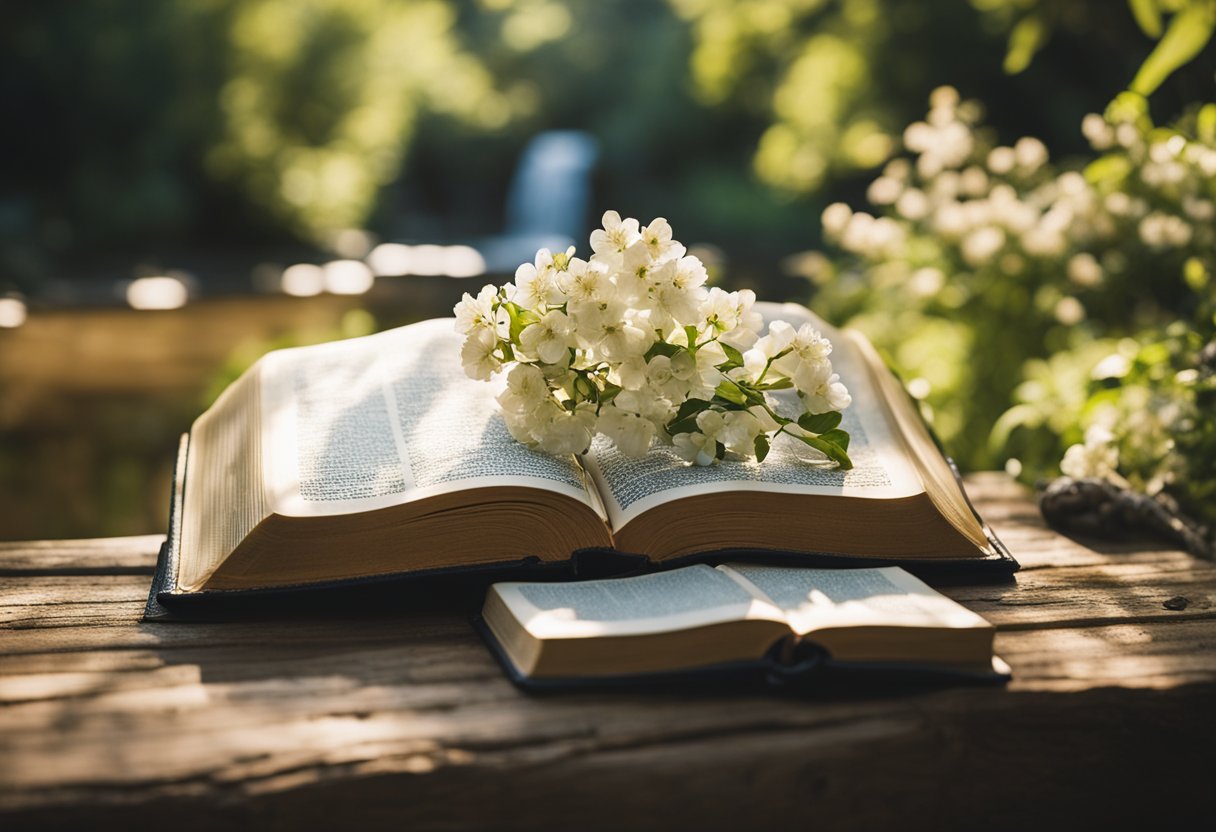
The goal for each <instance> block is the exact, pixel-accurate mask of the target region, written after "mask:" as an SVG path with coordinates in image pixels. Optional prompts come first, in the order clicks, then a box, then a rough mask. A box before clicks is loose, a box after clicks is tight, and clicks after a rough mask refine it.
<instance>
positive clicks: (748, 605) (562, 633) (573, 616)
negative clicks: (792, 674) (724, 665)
mask: <svg viewBox="0 0 1216 832" xmlns="http://www.w3.org/2000/svg"><path fill="white" fill-rule="evenodd" d="M494 586H495V591H496V592H498V594H499V596H500V597H501V598H502V600H503V602H504V603H505V604H506V605H507V607H508V608H509V609H510V610H511V612H512V614H513V615H514V616H515V617H516V618H517V619H518V620H519V621H520V622H521V623H522V624H523V625H524V627H525V629H527V631H528V632H529V633H530V634H532V635H533V636H535V637H537V638H593V637H595V636H608V635H614V636H619V635H639V634H643V633H660V632H669V631H673V630H684V629H688V628H690V627H698V626H703V625H707V624H716V623H720V622H726V621H742V620H746V619H753V618H761V619H766V620H771V621H781V622H784V621H785V617H784V615H783V614H782V613H781V612H780V611H779V610H777V609H776V608H775V607H773V606H772V605H771V604H769V603H767V602H766V601H763V600H761V599H758V598H756V597H755V596H754V595H753V594H751V593H750V592H748V591H747V590H746V589H744V588H743V587H742V586H741V585H740V584H739V583H737V582H736V581H734V580H733V579H732V578H731V577H730V576H728V575H726V574H725V573H723V572H721V571H719V570H717V569H713V568H711V567H709V566H705V565H697V566H687V567H684V568H682V569H673V570H671V571H670V572H657V573H654V574H651V575H642V576H640V577H636V578H612V579H608V580H600V581H583V582H580V583H500V584H495V585H494Z"/></svg>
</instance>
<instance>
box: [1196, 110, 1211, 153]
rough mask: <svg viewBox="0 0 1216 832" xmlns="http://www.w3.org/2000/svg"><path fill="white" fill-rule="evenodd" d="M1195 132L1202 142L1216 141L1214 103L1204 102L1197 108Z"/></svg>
mask: <svg viewBox="0 0 1216 832" xmlns="http://www.w3.org/2000/svg"><path fill="white" fill-rule="evenodd" d="M1195 133H1196V135H1197V136H1198V137H1199V140H1200V141H1202V142H1206V143H1208V144H1212V143H1214V142H1216V104H1204V105H1203V106H1202V107H1200V108H1199V115H1198V116H1196V118H1195Z"/></svg>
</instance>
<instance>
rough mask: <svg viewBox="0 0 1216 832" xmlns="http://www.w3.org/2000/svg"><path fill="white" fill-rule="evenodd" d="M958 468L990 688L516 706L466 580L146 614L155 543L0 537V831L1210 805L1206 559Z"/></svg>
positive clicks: (589, 698)
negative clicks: (1001, 550) (974, 519)
mask: <svg viewBox="0 0 1216 832" xmlns="http://www.w3.org/2000/svg"><path fill="white" fill-rule="evenodd" d="M979 480H980V481H979V482H978V484H977V486H976V487H973V488H972V492H973V497H975V498H976V500H977V502H979V503H981V511H983V512H984V513H985V514H986V515H987V516H988V517H989V519H990V521H991V522H993V523H994V524H995V525H997V527H998V533H1000V534H1002V536H1003V538H1004V539H1005V540H1006V542H1007V543H1009V544H1010V545H1011V547H1015V551H1017V554H1018V555H1019V556H1020V557H1021V559H1022V560H1023V562H1024V563H1025V564H1026V566H1027V569H1026V570H1025V571H1023V572H1022V573H1020V574H1019V575H1018V576H1017V577H1016V581H1015V582H1013V583H1009V584H997V585H986V586H956V587H948V588H946V590H945V591H946V592H947V594H950V595H952V596H953V597H955V598H957V599H959V600H961V601H962V602H963V603H965V604H967V605H968V606H969V607H971V608H973V609H976V610H977V611H979V612H981V613H982V614H983V615H985V616H986V617H988V618H989V619H990V620H992V621H994V622H995V623H996V624H997V625H998V626H999V628H1000V632H999V633H998V636H997V650H998V652H999V653H1000V654H1001V655H1002V656H1004V657H1005V658H1006V659H1007V660H1009V661H1010V663H1011V664H1012V665H1013V666H1014V668H1015V674H1016V675H1015V679H1014V682H1013V683H1012V684H1011V685H1010V686H1009V687H1008V689H1000V688H977V689H968V688H953V689H947V690H917V691H907V690H905V691H900V692H898V693H897V692H896V691H894V690H869V691H858V690H857V689H856V688H851V689H832V688H822V689H820V690H819V691H818V692H817V693H815V692H812V693H811V694H808V695H780V694H777V695H771V694H769V695H757V694H754V693H738V692H736V693H732V694H725V693H722V692H714V691H701V692H696V693H695V695H690V693H689V692H687V691H685V692H682V693H676V692H667V693H663V692H656V693H650V694H639V693H636V692H623V693H605V692H596V693H581V694H574V695H564V696H557V697H532V696H527V695H524V694H521V693H520V692H519V691H517V690H516V689H515V688H513V687H512V686H511V685H510V684H509V683H508V682H507V680H506V679H505V678H504V677H503V675H502V674H501V672H500V671H499V669H498V668H497V666H496V665H495V664H494V662H493V660H492V659H491V657H490V656H489V654H488V652H487V651H486V650H485V648H484V646H483V645H482V644H481V643H480V641H479V640H478V639H477V638H476V637H475V635H474V634H473V633H472V631H471V629H470V627H469V625H468V623H467V620H466V618H465V617H464V614H465V613H467V612H471V611H473V610H475V609H476V607H477V606H478V603H477V602H478V598H477V597H474V594H475V593H472V592H471V591H470V590H469V589H468V588H467V587H465V588H464V589H463V590H462V589H456V588H451V587H449V588H446V589H439V590H436V589H434V588H413V589H409V588H407V589H403V590H401V591H399V592H397V591H394V592H393V593H389V594H385V595H380V596H376V597H374V599H373V600H364V601H359V600H357V599H353V600H352V599H348V600H346V601H342V602H336V601H331V599H330V598H329V597H326V598H325V599H324V600H323V601H318V602H317V603H318V604H320V608H316V607H314V608H312V609H304V610H301V609H299V608H296V609H294V610H293V609H282V610H277V611H274V612H271V613H268V614H261V615H256V616H253V615H251V616H247V617H246V618H245V620H240V621H212V622H205V623H192V624H147V623H142V622H141V621H140V620H139V615H140V613H141V611H142V605H143V599H144V596H145V593H146V590H147V583H148V580H149V577H150V576H149V575H148V574H147V570H148V569H149V568H150V564H151V557H150V555H151V554H152V550H153V548H154V547H155V545H158V544H159V542H160V539H159V538H158V537H155V536H150V537H147V538H133V539H126V540H124V541H111V542H107V541H72V542H65V543H62V544H38V543H35V544H4V545H0V569H2V568H12V569H13V572H12V573H3V574H7V575H8V577H5V578H3V581H2V584H0V586H2V587H3V591H0V825H3V826H5V827H6V828H8V827H10V826H11V827H13V828H26V827H39V826H59V827H95V826H99V825H100V826H105V825H107V824H114V823H121V824H123V825H125V826H141V825H151V824H152V823H157V824H158V825H163V823H164V820H163V819H164V818H165V817H172V818H173V824H174V826H175V827H176V828H179V829H182V830H190V829H196V828H197V829H204V828H206V829H211V828H215V827H216V826H219V825H253V824H257V825H259V826H269V827H281V828H303V827H308V826H313V825H315V824H316V822H317V820H318V819H319V818H334V817H343V818H344V819H346V820H348V821H349V822H351V823H352V824H354V823H358V824H359V825H360V826H365V827H370V828H377V827H380V826H383V827H386V828H388V827H392V828H394V829H399V828H402V826H403V825H407V826H408V827H409V828H417V829H428V828H437V829H438V828H441V829H465V828H484V827H485V826H487V825H492V826H494V827H496V828H504V829H511V828H519V829H524V828H527V829H535V828H542V827H545V826H552V827H558V828H571V827H572V826H580V827H585V828H620V827H621V826H629V827H632V828H671V827H672V826H690V825H696V826H699V827H701V828H705V829H714V828H731V829H737V828H739V826H740V825H741V824H742V825H745V826H752V827H754V826H756V825H762V824H767V823H788V822H790V821H793V820H797V821H799V822H806V821H807V819H808V818H810V817H813V818H814V819H815V822H816V823H819V824H821V825H822V824H826V825H828V826H829V827H838V826H849V827H851V828H890V826H891V825H892V824H893V823H894V822H895V821H896V820H898V822H899V825H900V826H901V827H907V828H910V829H919V828H925V829H930V828H943V827H945V828H950V827H955V828H967V827H970V826H973V825H974V824H975V822H976V819H977V818H983V822H984V825H985V826H986V827H989V828H997V829H1001V828H1010V829H1013V828H1024V827H1025V826H1026V825H1029V824H1030V823H1032V822H1035V821H1036V820H1038V819H1040V818H1042V817H1050V818H1051V819H1052V822H1053V823H1055V824H1057V825H1063V824H1071V825H1074V826H1078V827H1081V828H1089V827H1091V826H1095V825H1099V826H1100V825H1103V824H1106V825H1112V826H1124V825H1127V824H1129V823H1133V822H1139V823H1145V824H1148V823H1159V822H1160V820H1161V818H1162V817H1168V818H1169V819H1170V821H1171V822H1177V823H1187V822H1193V823H1198V822H1201V821H1202V822H1207V820H1210V811H1211V807H1210V804H1209V799H1208V798H1207V793H1208V792H1207V788H1208V784H1207V783H1206V780H1205V776H1206V775H1205V772H1206V767H1205V766H1206V759H1205V758H1206V755H1207V750H1208V749H1210V748H1211V747H1212V744H1213V743H1214V742H1216V720H1212V719H1211V718H1210V717H1209V716H1208V714H1209V711H1210V709H1211V703H1212V701H1216V612H1214V610H1216V567H1213V566H1212V565H1211V564H1207V563H1202V562H1198V561H1195V560H1194V559H1191V558H1189V557H1186V556H1185V555H1181V554H1180V553H1177V552H1172V551H1170V550H1166V549H1160V548H1158V549H1153V550H1143V549H1130V550H1129V548H1128V546H1106V545H1102V546H1094V547H1090V546H1087V545H1085V544H1082V543H1077V542H1074V541H1069V540H1067V539H1065V538H1062V537H1060V536H1058V535H1055V534H1054V533H1053V532H1050V531H1049V530H1046V529H1044V528H1043V527H1042V523H1041V520H1039V519H1038V516H1037V513H1036V512H1035V511H1034V508H1033V506H1032V505H1031V504H1030V503H1029V502H1028V501H1027V499H1026V495H1025V493H1024V492H1023V491H1021V490H1020V489H1018V488H1016V487H1012V486H1011V484H1010V483H1009V481H1008V480H1007V479H1004V478H988V477H982V478H979ZM1015 541H1017V542H1019V543H1021V544H1023V545H1026V546H1028V547H1031V548H1029V549H1028V550H1027V551H1026V552H1023V551H1018V550H1017V549H1016V546H1017V545H1018V543H1015ZM1129 546H1130V544H1129ZM139 549H142V552H140V551H136V550H139ZM56 551H58V552H60V554H55V552H56ZM39 553H42V554H39ZM107 553H109V554H107ZM107 556H109V557H113V558H114V559H115V561H114V562H115V563H116V564H118V566H116V573H108V574H107V573H106V571H105V570H106V568H105V567H104V566H101V567H98V566H97V564H99V563H102V562H103V561H104V559H105V558H106V557H107ZM140 557H142V558H143V559H144V560H143V561H142V562H143V564H144V566H142V567H138V566H136V565H135V564H136V563H137V562H138V559H139V558H140ZM6 558H7V560H6ZM6 564H8V565H11V566H8V567H6ZM47 564H50V565H49V566H48V565H47ZM124 564H125V565H124ZM136 568H139V569H142V570H143V571H142V572H139V573H136V572H134V570H135V569H136ZM91 569H98V570H99V571H96V572H91V573H90V572H86V571H82V570H91ZM124 569H131V570H132V572H131V573H123V572H122V570H124ZM1174 595H1181V596H1184V597H1186V598H1187V599H1188V604H1187V607H1186V609H1184V610H1168V609H1165V608H1164V606H1163V602H1164V601H1165V600H1167V599H1168V598H1171V597H1173V596H1174ZM1138 760H1151V761H1152V765H1151V766H1148V767H1147V768H1146V767H1144V766H1140V765H1137V764H1136V761H1138ZM927 761H931V762H932V764H928V762H927ZM1094 794H1118V795H1119V796H1120V799H1119V800H1106V801H1093V800H1082V799H1079V798H1081V797H1083V796H1086V795H1094ZM473 795H475V796H476V799H471V798H470V796H473ZM809 807H813V809H812V808H809ZM621 812H627V814H620V813H621Z"/></svg>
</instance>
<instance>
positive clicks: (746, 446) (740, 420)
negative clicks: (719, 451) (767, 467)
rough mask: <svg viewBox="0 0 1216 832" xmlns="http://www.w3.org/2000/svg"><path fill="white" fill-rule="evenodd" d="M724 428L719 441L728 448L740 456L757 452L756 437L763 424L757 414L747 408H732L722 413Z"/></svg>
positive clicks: (719, 435) (720, 432)
mask: <svg viewBox="0 0 1216 832" xmlns="http://www.w3.org/2000/svg"><path fill="white" fill-rule="evenodd" d="M722 423H723V424H722V429H721V430H720V431H718V435H717V436H718V441H719V442H721V443H722V444H723V445H725V446H726V450H728V451H730V452H731V453H733V454H739V455H740V456H752V455H753V454H755V452H756V437H757V436H758V435H759V434H760V431H761V429H762V425H761V423H760V420H759V419H757V418H756V416H755V415H754V414H753V413H751V412H749V411H747V410H731V411H728V412H726V413H724V414H722Z"/></svg>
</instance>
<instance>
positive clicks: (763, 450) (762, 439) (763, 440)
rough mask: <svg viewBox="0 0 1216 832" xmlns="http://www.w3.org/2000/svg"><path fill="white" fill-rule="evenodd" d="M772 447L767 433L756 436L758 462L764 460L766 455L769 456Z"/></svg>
mask: <svg viewBox="0 0 1216 832" xmlns="http://www.w3.org/2000/svg"><path fill="white" fill-rule="evenodd" d="M770 447H771V446H770V445H769V441H768V436H767V435H766V434H763V433H762V434H760V435H759V436H757V437H756V461H757V462H764V458H765V457H766V456H768V451H769V448H770Z"/></svg>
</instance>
